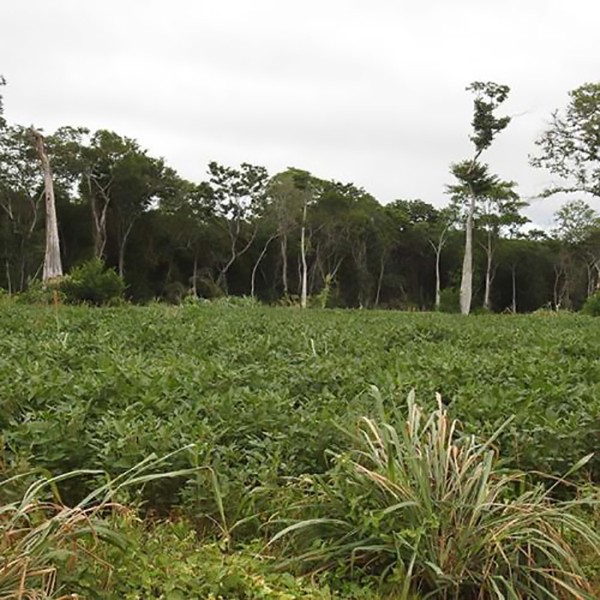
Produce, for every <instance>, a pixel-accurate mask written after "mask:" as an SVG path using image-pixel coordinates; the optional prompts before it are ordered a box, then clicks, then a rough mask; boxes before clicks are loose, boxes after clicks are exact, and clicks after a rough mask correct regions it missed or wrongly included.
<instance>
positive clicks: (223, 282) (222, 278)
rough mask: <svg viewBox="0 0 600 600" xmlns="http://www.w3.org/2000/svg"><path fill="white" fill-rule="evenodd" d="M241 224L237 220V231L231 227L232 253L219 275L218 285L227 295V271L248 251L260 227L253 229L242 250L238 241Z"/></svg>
mask: <svg viewBox="0 0 600 600" xmlns="http://www.w3.org/2000/svg"><path fill="white" fill-rule="evenodd" d="M240 225H241V224H240V222H239V221H237V222H236V226H235V231H232V230H231V228H229V238H230V240H231V255H230V257H229V260H228V261H227V262H226V263H225V266H224V267H223V268H222V269H221V271H220V272H219V276H218V277H217V285H218V286H219V287H220V288H221V289H222V290H223V293H224V294H225V295H226V296H227V294H228V293H229V286H228V285H227V273H228V272H229V269H230V268H231V266H232V265H233V263H234V262H235V261H236V260H237V259H238V258H239V257H240V256H242V254H245V253H246V252H247V251H248V249H249V248H250V246H252V242H254V238H255V237H256V234H257V232H258V228H257V227H255V228H254V230H253V231H252V235H251V236H250V239H249V240H248V242H247V243H246V245H245V246H244V247H243V248H242V249H241V250H238V249H237V243H238V239H239V236H240V231H241V226H240Z"/></svg>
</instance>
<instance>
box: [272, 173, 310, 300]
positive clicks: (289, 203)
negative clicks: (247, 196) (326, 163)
mask: <svg viewBox="0 0 600 600" xmlns="http://www.w3.org/2000/svg"><path fill="white" fill-rule="evenodd" d="M302 174H307V173H306V172H305V171H300V170H299V169H294V168H288V169H286V170H285V171H283V172H281V173H277V175H274V176H273V177H272V178H271V180H270V181H269V184H268V189H267V194H268V199H269V204H270V211H271V212H272V213H273V214H274V217H275V219H276V221H277V237H278V238H279V248H280V256H281V286H282V292H283V295H284V296H287V295H288V294H289V289H290V284H289V269H288V246H289V239H290V235H291V234H292V233H293V232H294V231H297V229H298V227H299V223H300V221H301V220H302V215H303V208H304V202H305V194H304V191H303V190H301V189H299V188H298V187H297V186H296V182H297V179H296V178H297V177H298V176H302Z"/></svg>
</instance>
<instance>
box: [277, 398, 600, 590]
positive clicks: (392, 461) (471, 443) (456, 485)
mask: <svg viewBox="0 0 600 600" xmlns="http://www.w3.org/2000/svg"><path fill="white" fill-rule="evenodd" d="M438 401H439V405H438V409H437V410H435V411H434V412H432V413H431V414H430V415H427V414H425V413H424V412H423V411H422V409H421V408H420V407H419V406H417V405H416V404H415V402H414V398H413V395H412V394H411V396H409V400H408V418H407V419H406V420H405V421H404V422H401V420H400V417H399V416H398V415H397V416H396V417H395V418H396V419H397V422H398V423H400V425H398V426H393V425H392V424H390V422H388V421H387V420H386V419H385V418H384V416H383V410H380V413H381V415H382V416H381V418H380V419H379V422H378V421H376V420H374V419H370V418H366V417H364V418H362V419H361V421H360V423H359V426H358V431H357V433H356V434H355V435H353V438H354V442H355V447H354V449H353V450H352V451H349V452H347V453H344V454H339V455H337V456H336V467H335V469H334V470H333V471H332V472H331V473H329V474H326V475H324V476H314V477H312V478H310V479H308V478H305V480H304V485H305V486H306V485H308V490H307V500H306V507H305V510H306V511H307V512H308V516H309V518H308V519H304V520H301V521H296V522H293V524H291V525H289V526H288V527H286V528H285V529H284V530H283V531H281V532H280V533H279V534H277V535H276V536H275V537H274V538H273V539H272V541H271V543H272V544H273V543H274V542H277V541H279V540H282V539H288V540H290V549H291V552H292V556H293V557H294V558H293V559H292V561H291V562H292V564H293V563H294V562H299V563H300V564H301V565H303V566H305V567H309V568H310V569H311V570H312V569H327V568H328V567H332V566H334V568H336V569H337V570H338V575H339V576H340V577H344V578H352V576H353V575H354V576H355V577H356V576H363V577H366V576H368V577H377V578H379V579H380V580H381V581H382V582H385V584H386V585H387V586H391V587H392V589H391V590H387V591H390V592H393V593H394V594H396V595H394V597H395V598H396V597H397V598H401V599H403V598H409V597H411V596H410V594H412V593H414V592H419V593H421V594H424V595H425V597H426V598H440V599H441V598H444V599H448V600H449V599H453V600H457V599H469V598H515V599H516V598H579V599H590V600H591V598H594V597H595V596H594V594H593V593H592V591H591V587H590V584H589V583H588V581H587V580H586V577H585V575H584V572H583V569H582V567H581V565H580V562H579V560H578V554H577V553H576V551H575V550H574V547H573V545H572V544H573V543H575V544H578V546H577V548H578V550H577V551H578V552H579V549H580V546H586V547H590V548H592V550H593V551H594V552H595V553H596V556H597V555H598V553H599V552H600V536H599V535H598V533H596V532H595V531H594V529H593V527H590V526H589V525H587V524H586V523H585V521H583V520H582V519H581V518H579V517H578V516H576V515H575V513H574V511H575V510H577V507H578V506H580V505H581V502H558V501H555V500H553V498H552V496H551V492H552V489H550V490H546V489H545V488H544V487H542V486H535V487H534V486H529V485H528V484H527V483H526V478H525V476H524V474H519V473H512V474H508V473H506V472H503V471H502V470H500V468H499V465H498V456H497V453H496V452H495V450H494V449H493V447H492V443H493V440H494V439H495V437H496V436H497V435H499V433H500V432H499V431H498V432H497V433H496V434H495V436H492V438H491V439H490V440H489V441H487V442H485V443H479V442H477V441H476V440H475V438H474V437H473V436H466V435H461V434H459V433H457V431H458V423H457V422H456V421H453V420H450V419H449V418H448V414H447V411H446V409H445V408H444V406H443V405H442V403H441V400H439V399H438ZM584 462H585V461H581V464H583V463H584ZM578 466H579V465H578ZM307 481H308V482H310V483H309V484H307ZM300 508H301V507H300ZM288 564H289V562H288Z"/></svg>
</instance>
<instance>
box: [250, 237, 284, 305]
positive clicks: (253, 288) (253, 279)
mask: <svg viewBox="0 0 600 600" xmlns="http://www.w3.org/2000/svg"><path fill="white" fill-rule="evenodd" d="M277 235H278V234H277V233H276V234H274V235H272V236H270V237H269V239H268V240H267V241H266V243H265V245H264V246H263V249H262V251H261V253H260V254H259V256H258V258H257V259H256V262H255V263H254V266H253V267H252V276H251V277H250V296H251V297H252V298H254V296H255V291H256V272H257V271H258V267H259V265H260V263H261V261H262V259H263V258H264V257H265V254H266V253H267V250H268V249H269V244H270V243H271V242H272V241H273V240H274V239H275V238H276V237H277Z"/></svg>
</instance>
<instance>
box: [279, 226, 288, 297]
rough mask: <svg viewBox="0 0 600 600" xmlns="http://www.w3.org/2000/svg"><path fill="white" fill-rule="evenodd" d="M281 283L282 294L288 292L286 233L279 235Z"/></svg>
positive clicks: (285, 294)
mask: <svg viewBox="0 0 600 600" xmlns="http://www.w3.org/2000/svg"><path fill="white" fill-rule="evenodd" d="M281 283H282V284H283V295H284V296H287V295H288V294H289V285H288V261H287V233H284V234H283V236H282V237H281Z"/></svg>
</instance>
